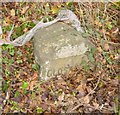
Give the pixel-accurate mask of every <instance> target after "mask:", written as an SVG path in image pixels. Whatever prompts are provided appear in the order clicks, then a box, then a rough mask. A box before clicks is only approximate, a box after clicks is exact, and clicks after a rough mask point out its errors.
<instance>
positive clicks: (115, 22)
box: [0, 2, 120, 114]
mask: <svg viewBox="0 0 120 115" xmlns="http://www.w3.org/2000/svg"><path fill="white" fill-rule="evenodd" d="M62 8H68V9H70V10H72V11H73V12H74V13H75V14H76V15H77V16H78V18H79V19H80V22H81V26H82V27H83V29H84V31H85V32H84V33H83V36H84V37H86V38H89V39H90V40H91V41H92V42H93V43H94V44H95V46H96V47H97V50H96V51H95V52H94V54H93V57H92V58H94V60H95V61H96V63H94V64H95V65H96V66H95V68H94V71H92V70H91V69H90V67H88V66H87V65H85V67H84V68H74V69H73V70H71V71H70V72H69V73H67V74H66V75H61V76H58V77H55V78H53V79H50V80H49V81H47V82H42V81H40V79H39V76H38V69H39V66H38V65H37V64H36V63H35V60H34V55H33V46H32V41H31V42H28V43H27V44H26V45H24V46H22V47H14V46H12V45H3V46H1V48H2V71H3V72H2V76H3V85H2V96H3V100H4V101H3V109H2V112H3V113H15V112H23V113H33V112H34V113H65V112H66V113H78V112H79V113H92V112H97V113H118V112H119V114H120V110H119V108H120V106H119V105H120V100H119V99H120V88H119V87H120V86H119V83H120V82H119V79H120V74H119V72H120V70H119V68H120V67H119V64H120V60H119V59H120V49H119V48H120V44H119V42H120V35H119V29H120V20H119V19H120V17H119V16H120V12H119V10H120V2H114V3H106V4H105V3H79V4H78V3H72V2H66V3H3V4H2V6H1V7H0V9H1V10H2V19H3V20H2V29H3V34H2V37H3V39H5V38H6V37H7V35H8V32H9V31H10V29H11V27H12V24H15V28H14V32H13V34H12V37H13V39H15V38H16V37H18V36H20V35H22V34H23V33H25V32H27V31H28V30H29V29H31V28H32V27H34V26H35V22H37V21H39V20H41V19H44V20H45V21H46V20H47V19H48V20H49V21H50V20H53V19H54V18H55V17H56V15H57V12H58V10H59V9H62Z"/></svg>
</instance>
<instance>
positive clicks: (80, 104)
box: [70, 76, 100, 112]
mask: <svg viewBox="0 0 120 115" xmlns="http://www.w3.org/2000/svg"><path fill="white" fill-rule="evenodd" d="M99 82H100V76H99V78H98V81H97V83H96V86H95V87H94V88H93V90H92V91H90V93H88V94H87V95H86V96H84V97H83V98H85V97H87V96H89V95H90V94H92V93H93V92H94V91H95V90H96V88H97V86H98V84H99ZM83 98H81V99H80V100H79V102H81V101H82V99H83ZM83 104H84V102H83V103H79V104H78V105H77V106H75V107H74V108H73V109H72V110H71V111H70V112H73V111H74V110H76V109H77V108H78V107H80V106H82V105H83Z"/></svg>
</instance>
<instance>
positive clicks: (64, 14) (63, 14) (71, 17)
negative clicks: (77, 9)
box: [0, 10, 83, 46]
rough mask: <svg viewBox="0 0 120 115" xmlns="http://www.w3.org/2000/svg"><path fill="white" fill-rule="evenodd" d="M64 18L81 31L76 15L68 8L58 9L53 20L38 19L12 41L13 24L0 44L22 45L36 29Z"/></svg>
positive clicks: (0, 32)
mask: <svg viewBox="0 0 120 115" xmlns="http://www.w3.org/2000/svg"><path fill="white" fill-rule="evenodd" d="M65 20H68V21H69V22H70V23H71V25H72V26H73V27H74V28H76V30H77V31H80V32H83V30H82V28H81V26H80V22H79V20H78V18H77V16H76V15H75V14H74V13H73V12H72V11H70V10H60V12H59V13H58V16H57V17H56V18H55V19H54V20H53V21H50V22H46V23H43V22H42V21H40V22H39V23H38V24H36V26H35V27H33V28H32V29H31V30H29V31H28V32H26V33H25V34H23V35H22V36H20V37H18V38H16V39H15V40H14V41H11V40H10V38H11V34H12V32H13V29H14V26H13V27H12V29H11V31H10V33H9V35H8V37H7V38H6V40H7V41H5V40H4V39H1V40H0V45H3V44H13V45H14V46H23V45H24V44H25V43H26V42H28V41H30V40H31V38H32V37H33V36H34V34H35V32H36V31H37V30H38V29H40V28H44V27H47V26H50V25H52V24H54V23H56V22H58V21H65ZM0 34H2V29H1V26H0Z"/></svg>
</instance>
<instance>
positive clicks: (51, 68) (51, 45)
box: [33, 22, 93, 80]
mask: <svg viewBox="0 0 120 115" xmlns="http://www.w3.org/2000/svg"><path fill="white" fill-rule="evenodd" d="M33 42H34V55H35V60H36V62H37V63H38V64H39V65H40V67H41V68H40V69H41V70H40V77H41V79H43V80H47V79H49V78H52V77H54V76H57V75H59V74H64V73H66V72H67V71H69V69H70V68H71V67H75V66H80V64H81V62H82V61H83V60H84V61H86V62H87V61H88V58H87V55H86V54H87V52H88V51H90V49H91V48H92V47H93V44H91V43H90V42H89V41H88V39H85V38H83V37H82V35H81V33H80V32H78V31H76V30H75V29H74V28H73V27H71V26H70V25H68V24H65V23H63V22H58V23H55V24H53V25H51V26H49V27H46V28H42V29H40V30H38V31H37V32H36V34H35V35H34V38H33Z"/></svg>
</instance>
